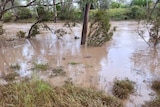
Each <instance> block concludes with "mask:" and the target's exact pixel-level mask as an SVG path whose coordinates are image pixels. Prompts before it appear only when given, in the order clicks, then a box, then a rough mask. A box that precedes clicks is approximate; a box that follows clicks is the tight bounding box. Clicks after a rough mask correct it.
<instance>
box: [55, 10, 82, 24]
mask: <svg viewBox="0 0 160 107" xmlns="http://www.w3.org/2000/svg"><path fill="white" fill-rule="evenodd" d="M58 18H59V19H60V20H73V21H79V20H82V12H81V11H78V10H75V9H70V10H69V9H68V7H67V8H66V9H63V10H61V11H60V12H59V13H58Z"/></svg>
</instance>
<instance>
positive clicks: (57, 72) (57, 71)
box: [50, 67, 66, 77]
mask: <svg viewBox="0 0 160 107" xmlns="http://www.w3.org/2000/svg"><path fill="white" fill-rule="evenodd" d="M65 75H66V72H65V71H64V70H63V68H62V67H57V68H54V69H53V70H52V71H51V74H50V77H54V76H65Z"/></svg>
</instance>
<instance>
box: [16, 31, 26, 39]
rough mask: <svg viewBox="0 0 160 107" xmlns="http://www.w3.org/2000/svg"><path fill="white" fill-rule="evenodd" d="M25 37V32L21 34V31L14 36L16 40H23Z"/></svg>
mask: <svg viewBox="0 0 160 107" xmlns="http://www.w3.org/2000/svg"><path fill="white" fill-rule="evenodd" d="M25 35H26V32H23V31H19V32H17V34H16V36H17V37H18V38H25Z"/></svg>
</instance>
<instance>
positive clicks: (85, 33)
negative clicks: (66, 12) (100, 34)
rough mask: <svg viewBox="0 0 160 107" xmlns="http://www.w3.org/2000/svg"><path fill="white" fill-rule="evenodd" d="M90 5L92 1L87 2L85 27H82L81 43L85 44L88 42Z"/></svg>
mask: <svg viewBox="0 0 160 107" xmlns="http://www.w3.org/2000/svg"><path fill="white" fill-rule="evenodd" d="M90 6H91V4H90V3H86V6H85V11H84V18H83V29H82V39H81V45H85V42H86V37H87V31H88V20H89V10H90Z"/></svg>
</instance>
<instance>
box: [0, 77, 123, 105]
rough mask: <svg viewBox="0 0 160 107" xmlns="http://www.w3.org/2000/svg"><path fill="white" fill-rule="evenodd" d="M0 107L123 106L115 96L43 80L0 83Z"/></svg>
mask: <svg viewBox="0 0 160 107" xmlns="http://www.w3.org/2000/svg"><path fill="white" fill-rule="evenodd" d="M0 99H1V100H0V105H1V107H123V105H122V103H121V102H120V101H119V100H118V99H117V98H115V97H111V96H108V95H106V94H105V93H103V92H101V91H96V90H93V89H90V88H80V87H76V86H74V85H73V84H71V83H66V84H65V85H63V86H61V87H52V86H51V85H49V84H48V83H46V82H44V81H40V80H37V81H33V80H32V81H24V82H20V83H9V84H7V85H0Z"/></svg>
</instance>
